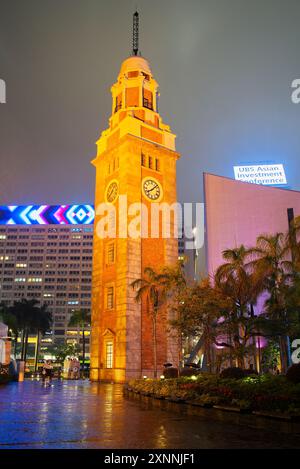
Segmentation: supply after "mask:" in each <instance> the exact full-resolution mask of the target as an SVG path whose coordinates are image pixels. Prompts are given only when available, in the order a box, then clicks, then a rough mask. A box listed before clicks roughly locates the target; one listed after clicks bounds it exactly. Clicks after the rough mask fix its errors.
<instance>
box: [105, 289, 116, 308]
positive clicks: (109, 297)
mask: <svg viewBox="0 0 300 469" xmlns="http://www.w3.org/2000/svg"><path fill="white" fill-rule="evenodd" d="M106 306H107V309H113V307H114V287H107V291H106Z"/></svg>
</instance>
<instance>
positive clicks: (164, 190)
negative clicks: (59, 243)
mask: <svg viewBox="0 0 300 469" xmlns="http://www.w3.org/2000/svg"><path fill="white" fill-rule="evenodd" d="M137 32H138V14H137V13H135V14H134V36H133V38H134V40H133V55H132V56H131V57H129V58H127V59H126V60H125V61H124V62H123V63H122V65H121V70H120V73H119V75H118V78H117V82H116V83H115V84H114V85H113V86H112V88H111V92H112V116H111V117H110V119H109V127H108V129H107V130H105V131H103V132H102V134H101V137H100V139H99V140H98V141H97V155H96V157H95V159H94V160H93V161H92V163H93V165H94V166H95V168H96V187H95V222H94V230H95V232H94V256H93V287H92V333H91V379H92V380H94V381H98V380H110V381H115V382H124V381H126V380H127V379H130V378H139V377H142V376H145V375H146V376H148V377H151V376H153V368H154V354H153V340H152V338H153V336H152V322H151V318H150V316H149V313H148V310H149V304H147V301H146V299H145V300H143V301H142V303H137V302H136V301H135V295H136V292H135V291H134V290H133V289H132V287H131V284H132V282H133V281H134V280H136V279H139V278H141V277H142V276H143V272H144V269H145V267H148V266H150V267H153V268H155V269H157V270H158V269H159V267H161V266H165V265H172V264H174V263H176V260H177V256H178V248H177V239H176V238H175V237H174V236H171V237H167V236H164V235H163V233H162V230H161V223H162V218H163V217H162V216H160V218H159V220H160V221H159V230H158V234H157V233H156V234H154V235H153V233H152V234H151V228H152V231H153V227H152V224H153V222H152V221H151V219H150V218H151V217H150V215H151V209H152V205H153V204H159V205H160V206H161V204H163V203H164V205H165V206H167V207H169V206H171V205H172V204H174V203H176V161H177V159H178V158H179V154H178V153H177V152H176V150H175V137H176V136H175V135H174V134H173V133H172V132H171V130H170V127H169V126H168V125H165V124H164V123H163V122H162V119H161V117H160V115H159V113H158V106H157V98H158V84H157V82H156V81H155V79H154V77H153V75H152V71H151V69H150V66H149V63H148V62H147V60H146V59H145V58H143V57H141V56H140V55H139V54H138V37H137ZM103 204H106V205H107V206H108V207H109V206H111V207H114V209H115V214H116V215H115V216H114V215H112V216H111V215H110V214H111V212H110V211H108V212H107V213H105V210H103V206H104V207H105V205H103ZM141 204H143V206H144V207H145V209H144V210H143V209H140V210H139V209H138V207H139V206H141ZM156 208H157V207H156ZM147 213H148V214H147ZM104 215H105V216H106V217H107V219H108V224H110V218H111V219H112V221H111V224H112V225H114V230H113V231H114V232H113V233H110V234H108V235H107V236H103V235H101V233H99V231H100V230H99V226H100V225H101V226H102V225H103V219H104V218H103V217H104ZM137 219H139V223H137V225H139V227H140V234H139V235H136V230H135V233H134V234H133V235H132V233H130V232H129V231H130V230H129V229H128V228H129V226H130V224H132V223H135V224H136V220H137ZM151 223H152V224H151ZM174 223H175V220H174V217H173V216H172V213H171V217H170V220H169V225H170V227H171V230H170V232H171V234H172V228H174ZM141 227H144V228H142V229H141ZM137 228H138V226H137ZM154 231H155V230H154ZM168 319H169V318H168V312H167V311H165V312H164V313H162V314H160V315H159V318H158V324H157V363H158V373H159V374H161V373H162V370H163V364H164V363H166V362H171V363H172V364H173V365H174V366H177V365H178V359H179V350H178V340H177V338H176V337H174V336H172V334H170V333H169V332H168V330H169V326H168Z"/></svg>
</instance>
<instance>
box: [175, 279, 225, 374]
mask: <svg viewBox="0 0 300 469" xmlns="http://www.w3.org/2000/svg"><path fill="white" fill-rule="evenodd" d="M173 308H174V309H175V312H176V319H174V320H173V321H172V326H173V327H175V328H176V329H177V330H178V331H179V332H180V334H182V335H183V336H184V337H186V338H187V337H197V338H201V337H202V338H203V344H204V353H205V355H206V357H207V362H208V366H209V368H210V371H212V368H213V356H212V345H213V344H215V345H219V346H225V345H226V346H227V345H228V344H227V343H226V344H224V343H223V342H220V337H221V338H222V337H223V335H224V329H223V319H224V316H225V315H226V316H227V315H228V311H230V310H231V308H232V301H231V299H230V298H228V297H226V296H225V295H224V294H223V292H222V291H221V290H219V289H218V288H216V287H213V286H212V285H211V282H210V280H209V278H205V279H202V280H201V281H200V282H199V283H198V284H194V285H192V286H190V287H186V288H185V289H183V290H182V291H181V294H180V295H179V301H178V302H177V303H176V304H173ZM220 320H221V322H220Z"/></svg>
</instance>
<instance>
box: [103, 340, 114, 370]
mask: <svg viewBox="0 0 300 469" xmlns="http://www.w3.org/2000/svg"><path fill="white" fill-rule="evenodd" d="M113 354H114V346H113V343H112V342H106V345H105V362H106V368H113V358H114V357H113Z"/></svg>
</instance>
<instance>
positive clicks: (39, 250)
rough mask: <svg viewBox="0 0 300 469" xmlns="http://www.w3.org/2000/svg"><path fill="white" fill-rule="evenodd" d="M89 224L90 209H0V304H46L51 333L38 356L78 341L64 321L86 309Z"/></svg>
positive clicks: (90, 241) (88, 299)
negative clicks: (51, 347) (23, 301)
mask: <svg viewBox="0 0 300 469" xmlns="http://www.w3.org/2000/svg"><path fill="white" fill-rule="evenodd" d="M93 221H94V209H93V207H92V206H90V205H61V206H60V205H59V206H58V205H56V206H49V205H41V206H39V205H29V206H5V207H3V206H2V207H1V206H0V302H1V301H3V302H5V303H6V304H8V305H11V304H13V302H14V301H18V300H21V299H22V298H26V299H33V298H35V299H37V300H38V301H39V303H40V304H44V303H45V304H47V305H48V309H49V311H51V312H52V314H53V320H54V322H53V331H52V334H49V335H46V336H45V337H44V338H43V339H42V341H41V351H43V349H46V347H47V346H48V345H51V344H52V343H56V344H59V343H64V342H65V341H67V342H68V343H74V342H79V343H81V342H82V340H83V338H82V333H81V332H80V331H78V330H77V329H76V328H74V327H73V328H69V327H68V322H69V318H70V315H71V314H72V312H73V311H74V310H78V309H88V310H89V311H90V309H91V276H92V249H93V227H92V223H93ZM86 334H87V336H86V342H87V352H89V344H88V342H89V331H87V333H86ZM30 342H32V340H31V341H30Z"/></svg>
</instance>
